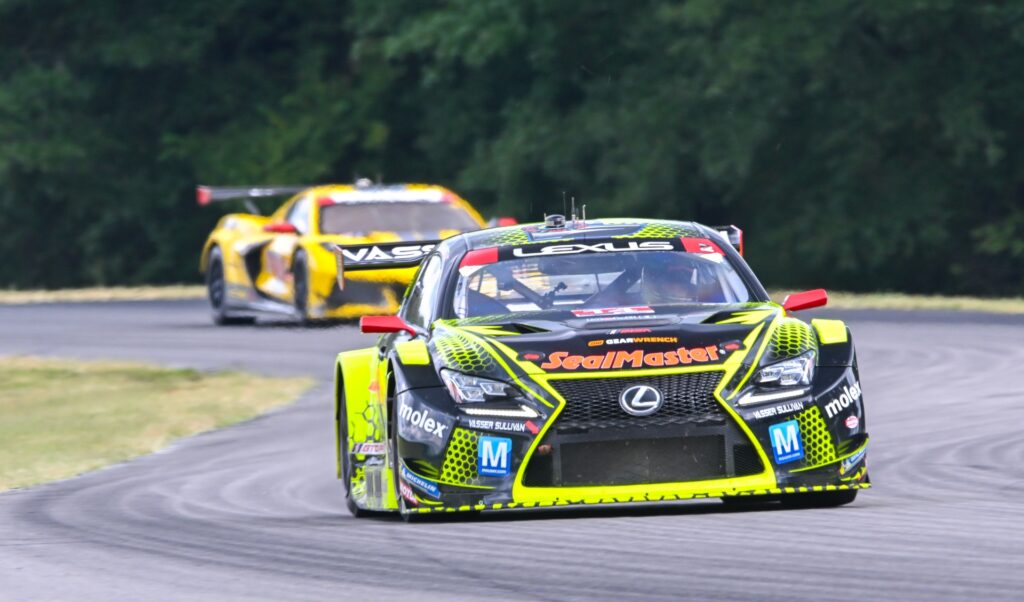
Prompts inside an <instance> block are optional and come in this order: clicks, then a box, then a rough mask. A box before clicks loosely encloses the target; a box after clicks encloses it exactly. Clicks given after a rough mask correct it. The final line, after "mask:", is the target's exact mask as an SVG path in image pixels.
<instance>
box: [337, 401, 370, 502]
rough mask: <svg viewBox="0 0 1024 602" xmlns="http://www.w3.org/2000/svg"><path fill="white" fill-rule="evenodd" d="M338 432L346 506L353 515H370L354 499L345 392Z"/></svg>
mask: <svg viewBox="0 0 1024 602" xmlns="http://www.w3.org/2000/svg"><path fill="white" fill-rule="evenodd" d="M338 402H339V403H338V417H337V434H338V462H339V463H340V464H341V481H342V483H343V484H344V485H345V507H346V508H348V511H349V512H350V513H351V514H352V516H354V517H356V518H363V517H366V516H369V515H370V511H369V510H363V509H362V508H360V507H359V505H358V504H356V501H355V500H354V499H352V455H351V454H349V453H348V448H349V445H348V411H347V409H346V408H345V394H344V393H342V394H341V399H339V400H338Z"/></svg>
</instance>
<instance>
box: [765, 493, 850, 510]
mask: <svg viewBox="0 0 1024 602" xmlns="http://www.w3.org/2000/svg"><path fill="white" fill-rule="evenodd" d="M857 491H858V490H857V489H840V490H839V491H813V492H810V493H791V494H788V495H783V496H782V497H781V499H780V500H779V501H781V502H782V505H783V506H784V507H786V508H835V507H836V506H845V505H846V504H849V503H851V502H853V500H855V499H857Z"/></svg>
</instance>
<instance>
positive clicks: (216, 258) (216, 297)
mask: <svg viewBox="0 0 1024 602" xmlns="http://www.w3.org/2000/svg"><path fill="white" fill-rule="evenodd" d="M206 296H207V298H208V299H209V300H210V309H211V310H212V311H213V323H214V324H216V325H217V326H234V325H238V324H252V323H253V322H255V321H256V318H253V317H251V316H233V315H231V313H230V311H228V308H227V281H226V280H225V279H224V258H223V257H222V256H221V252H220V248H218V247H213V248H212V249H210V258H209V260H208V265H207V268H206Z"/></svg>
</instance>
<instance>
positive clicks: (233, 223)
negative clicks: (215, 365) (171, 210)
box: [196, 180, 505, 324]
mask: <svg viewBox="0 0 1024 602" xmlns="http://www.w3.org/2000/svg"><path fill="white" fill-rule="evenodd" d="M284 195H293V196H291V198H289V199H288V201H286V202H285V203H284V204H283V205H281V206H280V207H279V208H278V209H277V211H275V212H274V213H273V214H272V215H270V216H262V215H259V212H258V211H257V210H256V207H255V205H254V203H253V202H252V199H255V198H263V197H272V196H284ZM230 199H245V200H246V206H247V208H248V209H249V210H250V211H251V213H231V214H228V215H225V216H224V217H222V218H221V219H220V221H219V222H218V223H217V226H216V227H215V228H214V230H213V232H211V233H210V236H209V237H208V238H207V240H206V244H205V245H204V246H203V252H202V258H201V259H200V264H199V269H200V272H201V273H202V274H204V275H205V279H206V286H207V292H208V296H209V300H210V306H211V308H212V309H213V321H214V322H215V323H216V324H238V323H251V322H253V321H254V320H255V319H256V316H257V315H260V314H278V315H287V316H294V317H296V318H298V319H299V320H301V321H312V320H325V319H332V318H351V317H356V316H361V315H364V314H370V313H394V312H395V311H397V310H398V305H399V302H400V300H401V298H402V293H403V291H404V290H405V287H406V286H407V285H408V284H409V282H410V281H411V280H412V277H413V275H414V274H415V272H416V268H415V267H414V266H415V265H416V263H417V262H418V260H419V259H420V258H422V255H423V254H425V253H427V252H429V251H430V249H432V248H433V244H432V243H431V242H430V241H439V240H442V239H444V238H447V237H449V236H453V235H455V234H459V233H461V232H469V231H472V230H478V229H480V228H483V227H486V225H487V224H486V223H485V222H484V220H483V218H482V217H481V216H480V214H479V213H477V211H476V210H475V209H474V208H473V207H472V206H471V205H470V204H469V203H468V202H466V201H465V200H464V199H462V198H461V197H459V196H458V195H457V194H455V193H454V192H452V191H450V190H448V189H446V188H444V187H441V186H433V185H428V184H398V185H379V184H373V183H371V182H369V181H366V180H360V181H359V182H357V183H356V184H354V185H326V186H314V187H267V188H214V187H209V186H200V187H198V188H197V189H196V200H197V201H198V202H199V204H200V205H207V204H209V203H212V202H216V201H226V200H230ZM502 221H505V220H502ZM406 241H410V242H408V244H405V243H406ZM424 241H428V242H424ZM335 245H344V246H345V248H346V253H348V254H350V255H351V258H352V259H353V260H357V261H360V262H362V263H363V264H365V263H366V261H367V260H369V261H373V260H375V259H377V260H381V262H382V263H387V265H389V266H394V265H401V262H400V261H398V262H397V263H396V261H397V260H401V259H402V258H409V259H412V260H414V261H410V262H409V263H408V265H409V266H413V267H408V268H399V269H380V270H364V271H360V272H358V273H354V274H348V275H345V277H344V278H339V275H340V274H339V268H340V269H342V270H343V263H344V257H345V256H344V255H341V256H339V257H341V259H338V258H336V256H335V253H334V252H333V250H334V246H335ZM385 260H386V261H385Z"/></svg>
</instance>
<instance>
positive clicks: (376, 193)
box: [302, 184, 460, 204]
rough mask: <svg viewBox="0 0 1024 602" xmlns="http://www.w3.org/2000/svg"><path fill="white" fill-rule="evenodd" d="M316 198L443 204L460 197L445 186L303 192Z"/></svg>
mask: <svg viewBox="0 0 1024 602" xmlns="http://www.w3.org/2000/svg"><path fill="white" fill-rule="evenodd" d="M302 194H309V195H312V196H313V197H315V198H328V199H331V200H333V201H334V202H335V203H342V204H346V203H373V202H380V201H382V200H386V201H392V202H394V201H417V202H428V203H441V202H445V201H449V202H450V201H453V200H455V199H459V198H460V197H459V196H458V195H457V194H455V193H454V192H452V191H451V190H448V189H447V188H445V187H444V186H437V185H434V184H368V185H352V184H327V185H323V186H314V187H312V188H308V189H306V190H303V191H302Z"/></svg>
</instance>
